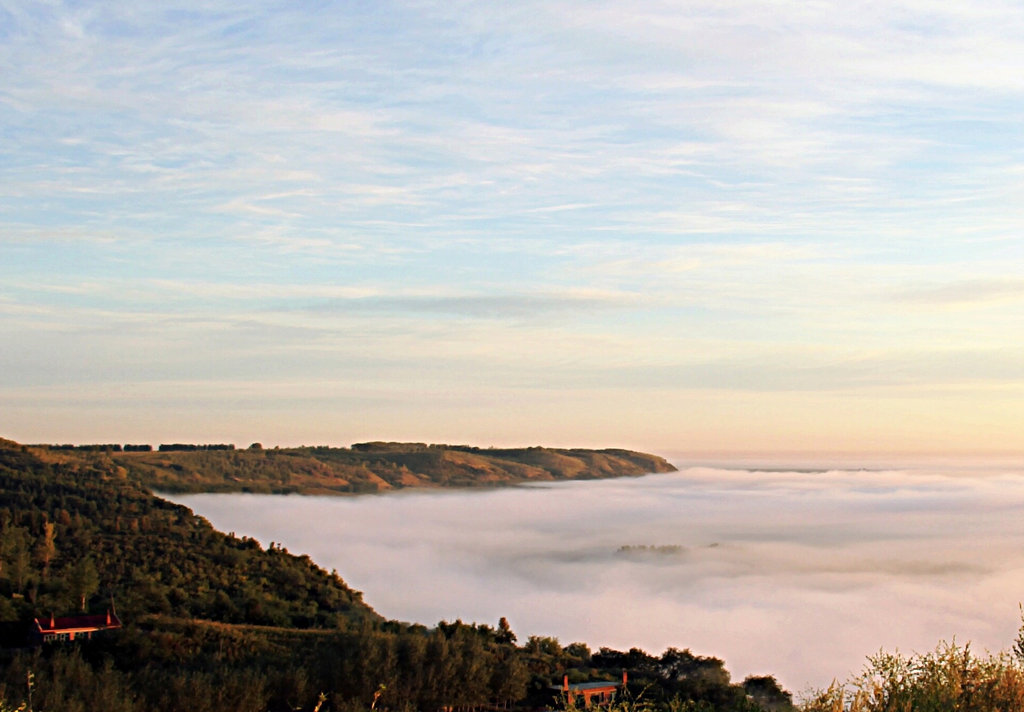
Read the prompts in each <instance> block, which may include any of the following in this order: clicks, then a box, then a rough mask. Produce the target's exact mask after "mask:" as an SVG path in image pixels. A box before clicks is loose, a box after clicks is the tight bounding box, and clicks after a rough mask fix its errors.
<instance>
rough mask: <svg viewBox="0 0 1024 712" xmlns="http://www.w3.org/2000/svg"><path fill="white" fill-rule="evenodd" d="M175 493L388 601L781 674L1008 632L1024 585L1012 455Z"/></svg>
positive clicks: (441, 614) (406, 612)
mask: <svg viewBox="0 0 1024 712" xmlns="http://www.w3.org/2000/svg"><path fill="white" fill-rule="evenodd" d="M173 499H174V500H175V501H178V502H181V503H183V504H185V505H187V506H189V507H191V508H192V509H194V510H195V511H196V512H197V513H198V514H201V515H203V516H205V517H207V518H208V519H209V520H210V521H211V522H212V523H213V524H214V525H215V526H216V527H217V528H219V529H221V530H223V531H231V532H235V533H236V534H238V535H239V536H242V535H248V536H252V537H255V538H257V539H259V540H260V541H261V542H262V543H263V544H267V543H269V542H271V541H274V542H277V543H279V544H282V545H284V546H285V547H287V548H288V549H289V550H290V551H292V552H293V553H308V554H309V555H310V556H311V557H312V558H313V559H314V560H315V561H316V562H317V563H318V564H320V565H322V566H324V567H325V568H328V569H331V568H336V569H337V570H338V572H339V573H340V574H341V575H342V577H343V578H344V579H345V580H346V581H347V582H348V583H349V584H350V585H351V586H353V587H354V588H357V589H359V590H362V591H363V592H364V594H365V599H366V600H367V602H368V603H370V605H372V606H373V607H374V608H376V609H377V610H378V611H379V612H380V613H381V614H383V615H385V616H387V617H389V618H398V619H402V620H407V621H418V622H422V623H426V624H428V625H433V624H435V623H436V622H437V621H439V620H441V619H447V620H453V619H455V618H462V619H463V620H473V621H479V622H487V623H491V624H494V623H495V622H496V621H497V620H498V618H499V617H500V616H507V617H508V619H509V621H510V622H511V624H512V627H513V629H514V630H515V631H516V633H517V634H518V635H519V637H520V641H523V640H525V639H526V637H527V636H529V635H552V636H555V637H557V638H558V639H559V640H560V641H561V642H562V643H563V644H567V643H570V642H573V641H584V642H586V643H588V644H589V645H590V646H591V647H593V648H595V649H596V648H597V647H599V646H611V647H615V648H620V649H626V648H629V647H632V646H637V647H641V648H644V649H645V650H647V651H648V652H651V653H660V652H661V651H662V650H664V648H666V647H668V646H675V647H680V648H686V647H688V648H690V649H692V650H693V651H694V652H696V653H700V654H704V655H715V656H717V657H721V658H724V659H725V661H726V664H727V666H728V668H729V670H730V671H731V672H732V673H733V675H734V677H735V678H736V679H742V678H743V677H744V676H746V675H748V674H775V675H776V676H777V677H778V678H779V679H780V680H781V681H782V682H783V684H785V685H786V686H787V687H789V688H790V689H791V690H794V691H796V692H800V691H802V690H805V689H806V688H807V687H808V686H809V685H813V686H823V685H827V684H828V683H829V682H830V681H831V680H832V679H833V678H835V677H838V678H840V679H842V678H844V677H846V676H847V675H849V674H851V673H854V672H857V671H858V670H860V668H861V667H862V666H863V663H864V659H865V656H866V655H870V654H872V653H875V652H877V651H878V650H879V649H881V648H884V649H886V650H890V651H891V650H894V649H897V648H898V649H899V650H901V651H905V652H910V651H914V650H917V651H923V650H927V649H931V648H932V647H934V645H935V644H936V643H937V642H938V641H939V640H940V639H950V638H952V637H954V636H955V637H956V639H957V640H958V641H968V640H970V641H972V642H973V644H974V646H975V647H976V648H978V649H980V648H988V649H991V650H996V649H1002V648H1005V647H1007V646H1008V645H1009V644H1010V643H1011V641H1012V640H1013V638H1014V636H1015V634H1016V630H1017V627H1018V624H1019V612H1018V601H1020V600H1021V599H1022V598H1024V545H1022V544H1024V522H1022V518H1021V516H1020V512H1021V511H1024V471H1022V470H1021V469H1018V468H1012V467H1008V466H1005V465H1004V466H990V467H981V466H979V467H959V468H956V469H954V468H949V467H946V468H939V467H936V466H928V467H922V468H918V469H912V468H905V469H900V470H877V471H859V470H831V471H768V470H743V469H721V468H714V467H690V468H686V469H683V470H682V471H680V472H678V473H672V474H667V475H651V476H647V477H643V478H638V479H618V480H603V481H594V482H567V483H557V484H549V485H538V486H527V487H518V488H509V489H500V490H487V491H441V492H436V491H435V492H426V491H407V492H401V493H397V494H391V495H384V496H362V497H353V498H328V497H299V496H288V497H284V496H265V495H190V496H181V495H178V496H174V497H173Z"/></svg>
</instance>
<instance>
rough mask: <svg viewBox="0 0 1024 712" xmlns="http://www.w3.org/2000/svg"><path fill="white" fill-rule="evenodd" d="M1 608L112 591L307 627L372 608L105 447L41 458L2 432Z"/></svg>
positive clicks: (14, 610) (143, 605)
mask: <svg viewBox="0 0 1024 712" xmlns="http://www.w3.org/2000/svg"><path fill="white" fill-rule="evenodd" d="M0 483H2V486H0V537H2V538H0V594H2V595H0V620H14V619H18V618H19V617H24V615H25V614H26V613H27V612H29V611H35V612H43V613H49V612H52V611H56V612H57V613H58V614H60V613H62V612H74V611H76V610H85V609H88V608H90V607H92V608H98V609H99V610H100V611H102V610H103V609H104V607H106V606H108V605H110V604H111V602H113V603H114V605H116V606H117V608H118V610H119V611H121V612H123V613H125V614H127V615H128V616H129V617H132V618H135V617H138V616H140V615H143V614H146V613H162V614H170V615H176V616H183V617H196V618H210V619H214V620H221V621H231V622H239V623H242V622H245V623H260V624H267V625H285V626H294V627H300V628H307V627H331V628H337V627H347V626H349V625H351V624H353V623H354V622H358V621H360V620H362V619H364V618H369V619H376V618H377V615H376V614H375V613H374V612H373V611H372V609H370V607H369V606H367V605H366V604H365V603H363V602H362V600H361V596H360V594H359V593H358V592H356V591H353V590H351V589H350V588H349V587H348V586H346V585H345V583H344V582H343V581H342V580H341V579H340V578H338V576H337V575H335V574H328V573H326V572H324V571H323V570H322V569H320V568H319V567H317V566H316V565H315V564H314V563H313V562H312V561H311V560H310V559H309V557H307V556H302V557H299V556H293V555H291V554H289V553H288V552H286V551H284V550H283V549H280V548H277V547H273V546H271V547H270V548H268V549H263V548H262V547H261V546H260V545H259V543H258V542H256V541H255V540H252V539H247V538H243V539H239V538H236V537H234V536H229V535H225V534H222V533H221V532H218V531H216V530H215V529H214V528H213V527H212V526H210V524H209V523H208V522H207V521H206V520H204V519H202V518H201V517H197V516H195V515H194V514H193V513H192V511H191V510H189V509H188V508H186V507H182V506H179V505H176V504H173V503H171V502H167V501H166V500H163V499H159V498H157V497H154V496H153V495H152V494H151V493H150V492H148V491H147V490H146V489H145V488H144V487H143V486H142V485H140V484H139V483H138V482H135V481H132V480H131V479H130V478H128V477H127V476H126V472H125V470H124V468H121V467H118V466H116V465H115V464H113V463H111V462H109V461H105V460H103V459H101V458H97V459H89V460H74V459H73V460H69V461H65V462H59V463H47V462H44V461H42V460H41V459H40V458H38V457H36V456H35V455H34V454H32V453H31V452H28V451H26V450H25V449H23V448H21V447H20V446H18V445H16V444H14V443H11V442H10V441H0Z"/></svg>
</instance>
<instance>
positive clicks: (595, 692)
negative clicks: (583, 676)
mask: <svg viewBox="0 0 1024 712" xmlns="http://www.w3.org/2000/svg"><path fill="white" fill-rule="evenodd" d="M627 681H628V678H627V676H626V671H625V670H623V671H622V682H621V683H618V682H614V681H611V680H602V681H598V682H574V683H571V684H570V683H569V676H568V675H566V676H565V677H564V678H563V680H562V686H561V687H559V686H558V685H552V686H551V689H553V690H558V691H559V692H561V693H562V695H563V696H564V697H565V701H566V703H573V702H576V704H577V705H579V704H580V703H579V702H578V700H581V701H582V706H583V707H590V705H591V704H598V705H604V704H608V703H609V702H611V701H612V700H613V699H614V698H615V692H616V691H617V690H618V689H619V688H620V687H621V688H622V689H623V690H625V689H626V682H627Z"/></svg>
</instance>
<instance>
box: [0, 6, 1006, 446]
mask: <svg viewBox="0 0 1024 712" xmlns="http://www.w3.org/2000/svg"><path fill="white" fill-rule="evenodd" d="M1022 134H1024V6H1021V5H1020V3H1016V2H995V1H992V2H988V1H983V2H977V3H970V4H969V5H968V4H967V3H948V2H930V1H928V0H893V1H889V0H887V1H886V2H808V1H806V0H799V1H797V0H792V1H787V0H778V1H775V0H773V1H772V2H758V1H755V0H734V1H732V2H721V1H720V0H713V1H712V0H707V1H694V2H678V3H677V2H657V1H655V0H649V1H648V0H638V1H637V2H633V3H629V4H628V6H627V5H626V4H623V3H614V2H600V1H587V2H583V1H582V0H581V1H579V2H574V1H572V0H545V1H544V2H531V1H530V0H524V1H523V2H516V3H497V2H476V3H466V2H452V1H451V0H448V1H446V2H443V3H431V2H406V3H392V2H387V1H386V0H381V1H377V0H375V1H374V2H355V1H354V2H308V3H293V2H260V1H259V0H247V1H246V2H204V3H180V2H174V1H173V0H170V1H166V2H163V1H162V2H160V3H150V2H139V3H112V2H89V3H82V2H60V1H52V2H51V1H47V2H40V1H39V0H32V1H31V2H20V1H17V0H0V404H2V407H0V434H2V435H3V436H5V437H8V438H13V439H16V440H20V441H22V442H149V443H154V444H155V443H159V442H176V441H179V442H180V441H188V442H236V443H238V444H240V445H245V444H247V443H248V442H252V441H256V440H259V441H261V442H263V443H264V444H280V445H296V444H303V443H305V444H314V443H316V444H334V445H346V444H349V443H352V442H358V441H361V440H367V439H385V440H416V441H428V442H462V443H470V444H477V445H527V444H546V445H552V446H598V447H599V446H619V447H635V448H639V449H646V450H652V451H657V452H661V451H666V450H672V451H687V452H718V453H723V452H725V453H732V452H776V451H779V452H781V451H785V452H806V453H814V452H855V453H856V452H865V453H866V452H882V453H898V452H912V453H936V454H942V453H976V452H1011V451H1017V450H1019V449H1020V443H1019V433H1020V432H1021V431H1022V428H1024V358H1021V353H1022V350H1024V269H1022V267H1024V240H1022V237H1021V236H1022V228H1024V135H1022Z"/></svg>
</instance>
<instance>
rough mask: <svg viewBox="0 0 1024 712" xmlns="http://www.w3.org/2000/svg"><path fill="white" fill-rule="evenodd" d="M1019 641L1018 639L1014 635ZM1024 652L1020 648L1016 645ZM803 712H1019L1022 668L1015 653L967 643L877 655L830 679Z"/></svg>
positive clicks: (1023, 688) (1023, 706)
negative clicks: (843, 678) (849, 676)
mask: <svg viewBox="0 0 1024 712" xmlns="http://www.w3.org/2000/svg"><path fill="white" fill-rule="evenodd" d="M1018 640H1019V641H1021V640H1022V638H1020V636H1018ZM1021 652H1024V646H1022V648H1021ZM800 709H801V710H802V711H803V712H1022V711H1024V667H1022V666H1021V657H1020V656H1019V654H1018V653H1017V652H1016V650H1015V654H1010V653H999V654H996V655H992V654H988V653H986V654H984V655H976V654H975V653H974V652H972V651H971V649H970V645H969V644H968V645H964V646H960V645H957V644H956V641H954V642H952V643H941V644H940V645H939V646H938V647H937V648H936V649H935V650H934V651H932V652H929V653H923V654H916V655H912V656H909V657H907V656H904V655H901V654H899V653H879V654H878V655H875V656H873V657H871V658H869V659H868V664H867V666H866V667H865V669H864V672H862V673H861V674H860V675H859V676H858V677H856V678H854V679H853V680H851V681H849V682H847V683H846V684H844V685H839V684H836V683H833V684H832V686H831V687H829V688H828V689H827V690H822V691H818V692H817V693H814V694H813V695H812V696H811V698H810V699H808V700H805V701H804V702H803V704H802V705H801V706H800Z"/></svg>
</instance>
